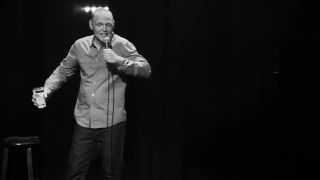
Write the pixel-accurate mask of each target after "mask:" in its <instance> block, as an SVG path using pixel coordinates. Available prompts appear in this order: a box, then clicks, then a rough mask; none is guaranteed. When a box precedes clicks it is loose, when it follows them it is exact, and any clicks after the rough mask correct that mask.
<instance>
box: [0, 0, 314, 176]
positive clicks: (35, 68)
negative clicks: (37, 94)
mask: <svg viewBox="0 0 320 180" xmlns="http://www.w3.org/2000/svg"><path fill="white" fill-rule="evenodd" d="M106 4H107V5H109V6H110V9H111V10H112V11H113V13H114V16H115V19H116V29H115V31H116V33H118V34H119V35H121V36H124V37H126V38H127V39H129V40H130V41H132V42H133V43H134V44H135V45H136V47H137V48H138V50H139V52H140V53H141V54H142V55H144V56H145V57H146V58H147V59H148V60H149V62H150V64H151V66H152V70H153V74H152V77H151V79H149V80H145V79H139V78H131V77H130V78H129V85H128V89H127V90H128V91H127V103H126V107H127V112H128V132H127V135H128V137H127V146H126V166H125V177H126V179H131V180H135V179H137V180H151V179H152V180H160V179H161V180H162V179H165V180H169V179H170V180H171V179H172V180H177V179H183V180H189V179H190V180H191V179H203V180H207V179H217V180H222V179H226V180H229V179H249V178H250V179H251V178H252V179H282V178H284V177H290V178H295V177H311V176H313V175H317V174H316V173H315V172H316V171H317V169H316V167H315V162H316V161H317V160H318V158H319V155H318V154H317V151H318V150H319V149H317V148H316V144H317V142H318V141H317V136H318V135H319V133H318V131H317V128H316V127H317V126H316V125H315V124H316V122H315V121H316V117H315V115H316V110H317V109H318V108H317V105H315V103H316V102H317V101H318V97H317V92H318V90H317V88H316V87H317V82H318V81H317V78H316V77H317V75H318V72H317V71H316V70H317V66H316V61H317V60H318V59H319V55H318V51H317V50H318V48H319V43H318V40H319V26H318V22H319V13H318V12H317V11H316V7H317V6H316V4H315V3H313V4H312V3H310V2H306V1H302V0H292V1H289V0H282V1H273V0H271V1H267V0H261V1H254V0H252V1H249V0H245V1H236V0H226V1H221V0H213V1H204V0H199V1H194V2H186V1H182V0H164V1H148V0H140V1H138V0H131V1H124V0H118V1H111V0H110V1H99V0H96V1H84V0H80V1H75V0H69V1H43V0H42V1H40V0H38V1H37V0H36V1H22V0H15V1H1V27H2V28H1V44H2V46H1V77H2V78H1V94H2V98H1V99H2V107H1V123H0V124H1V126H0V127H1V128H0V137H1V138H4V137H6V136H34V135H36V136H40V137H41V139H42V142H43V143H42V146H41V149H40V154H41V158H40V159H41V177H42V179H46V180H51V179H52V180H54V179H62V177H63V174H64V172H65V168H66V158H67V154H68V148H69V144H70V140H71V134H72V126H73V124H74V120H73V108H74V104H75V100H76V96H77V91H78V83H79V78H78V77H77V76H75V77H73V78H71V79H70V80H69V81H68V82H67V83H66V84H65V85H64V86H63V87H62V88H61V89H60V90H59V91H57V92H56V93H55V94H54V95H53V97H52V98H51V99H50V101H49V102H48V107H47V108H46V109H45V110H38V109H36V108H35V107H33V105H32V103H31V95H32V91H31V89H32V88H33V87H36V86H40V85H42V84H43V82H44V80H45V79H46V78H47V77H48V76H49V75H50V74H51V72H52V71H53V70H54V68H55V67H56V66H57V65H59V63H60V61H61V60H62V58H64V57H65V55H66V54H67V52H68V50H69V48H70V46H71V45H72V43H73V42H74V41H75V40H76V39H78V38H80V37H83V36H86V35H89V34H91V32H90V30H89V28H88V15H86V14H85V13H83V12H81V11H80V10H79V7H82V6H85V5H106ZM21 162H22V161H21ZM20 164H21V163H20ZM12 166H14V167H15V169H14V168H11V171H10V173H11V174H19V175H21V176H22V175H23V174H25V173H22V172H23V170H22V169H23V167H21V169H19V168H17V167H16V166H17V165H12ZM98 168H99V164H98V163H97V162H95V163H94V164H93V166H92V168H91V169H90V173H89V176H90V179H98V177H99V171H98V170H97V169H98ZM13 169H14V170H13ZM17 171H21V173H14V172H17ZM317 176H318V175H317Z"/></svg>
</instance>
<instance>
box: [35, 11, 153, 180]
mask: <svg viewBox="0 0 320 180" xmlns="http://www.w3.org/2000/svg"><path fill="white" fill-rule="evenodd" d="M114 25H115V21H114V19H113V15H112V13H111V12H110V11H109V10H107V9H104V8H98V9H97V10H95V11H94V12H93V13H92V17H91V19H90V20H89V27H90V29H91V30H92V31H93V35H91V36H87V37H84V38H81V39H79V40H77V41H76V42H75V43H74V44H73V45H72V47H71V49H70V50H69V53H68V55H67V56H66V58H65V59H63V61H62V62H61V64H60V65H59V66H58V67H57V68H56V69H55V70H54V72H53V73H52V74H51V75H50V77H49V78H48V79H47V80H46V81H45V85H44V97H45V99H47V97H48V96H50V95H51V94H52V93H53V92H54V91H55V90H57V89H58V88H59V87H61V85H62V84H63V82H65V81H66V80H67V78H68V77H70V76H71V75H73V74H74V73H75V72H76V67H80V75H81V82H80V89H79V93H78V98H77V102H76V106H75V109H74V116H75V119H76V123H75V127H74V134H73V139H72V144H71V150H70V154H69V163H68V166H69V169H68V173H67V179H68V180H83V179H85V177H86V174H87V171H88V168H89V165H90V162H91V160H92V158H93V156H94V154H95V152H96V151H98V153H100V155H101V157H102V158H101V161H102V170H103V175H104V179H108V180H109V179H110V180H111V179H112V180H118V179H120V172H121V166H122V163H123V146H124V140H125V130H126V128H125V127H126V113H125V109H124V105H125V103H124V101H125V88H126V82H125V81H124V79H123V75H133V76H140V77H145V78H149V77H150V74H151V68H150V66H149V64H148V62H147V60H146V59H145V58H144V57H142V56H141V55H140V54H138V52H137V50H136V48H135V46H134V45H133V44H132V43H130V42H129V41H128V40H126V39H125V38H122V37H120V36H119V35H117V34H114V32H113V29H114ZM32 101H33V102H34V103H35V105H37V104H36V96H35V95H33V99H32Z"/></svg>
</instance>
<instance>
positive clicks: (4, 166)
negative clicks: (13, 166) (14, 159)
mask: <svg viewBox="0 0 320 180" xmlns="http://www.w3.org/2000/svg"><path fill="white" fill-rule="evenodd" d="M8 154H9V149H8V148H4V149H3V159H2V173H1V180H6V178H7V165H8Z"/></svg>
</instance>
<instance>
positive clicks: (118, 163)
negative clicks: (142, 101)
mask: <svg viewBox="0 0 320 180" xmlns="http://www.w3.org/2000/svg"><path fill="white" fill-rule="evenodd" d="M125 135H126V122H120V123H117V124H115V125H114V126H111V127H108V128H107V129H106V130H105V131H104V132H103V133H101V135H100V136H99V146H98V147H99V153H100V155H101V158H102V159H101V161H102V171H103V177H104V180H120V179H121V176H122V174H121V171H122V168H123V156H124V154H123V153H124V152H123V151H124V143H125Z"/></svg>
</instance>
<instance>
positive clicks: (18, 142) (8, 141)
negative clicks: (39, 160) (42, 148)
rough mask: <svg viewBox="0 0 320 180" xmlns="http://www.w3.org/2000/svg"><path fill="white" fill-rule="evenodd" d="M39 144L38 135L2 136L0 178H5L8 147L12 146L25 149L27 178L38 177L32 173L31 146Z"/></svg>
mask: <svg viewBox="0 0 320 180" xmlns="http://www.w3.org/2000/svg"><path fill="white" fill-rule="evenodd" d="M39 144H40V139H39V137H38V136H29V137H20V136H11V137H7V138H4V140H3V141H2V142H1V144H0V145H1V147H3V159H2V174H1V180H6V173H7V163H8V154H9V149H13V148H23V149H25V150H26V155H27V167H28V179H29V180H35V179H38V177H36V178H35V177H34V175H33V163H32V162H33V158H32V154H33V153H32V148H33V147H35V146H36V145H39Z"/></svg>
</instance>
